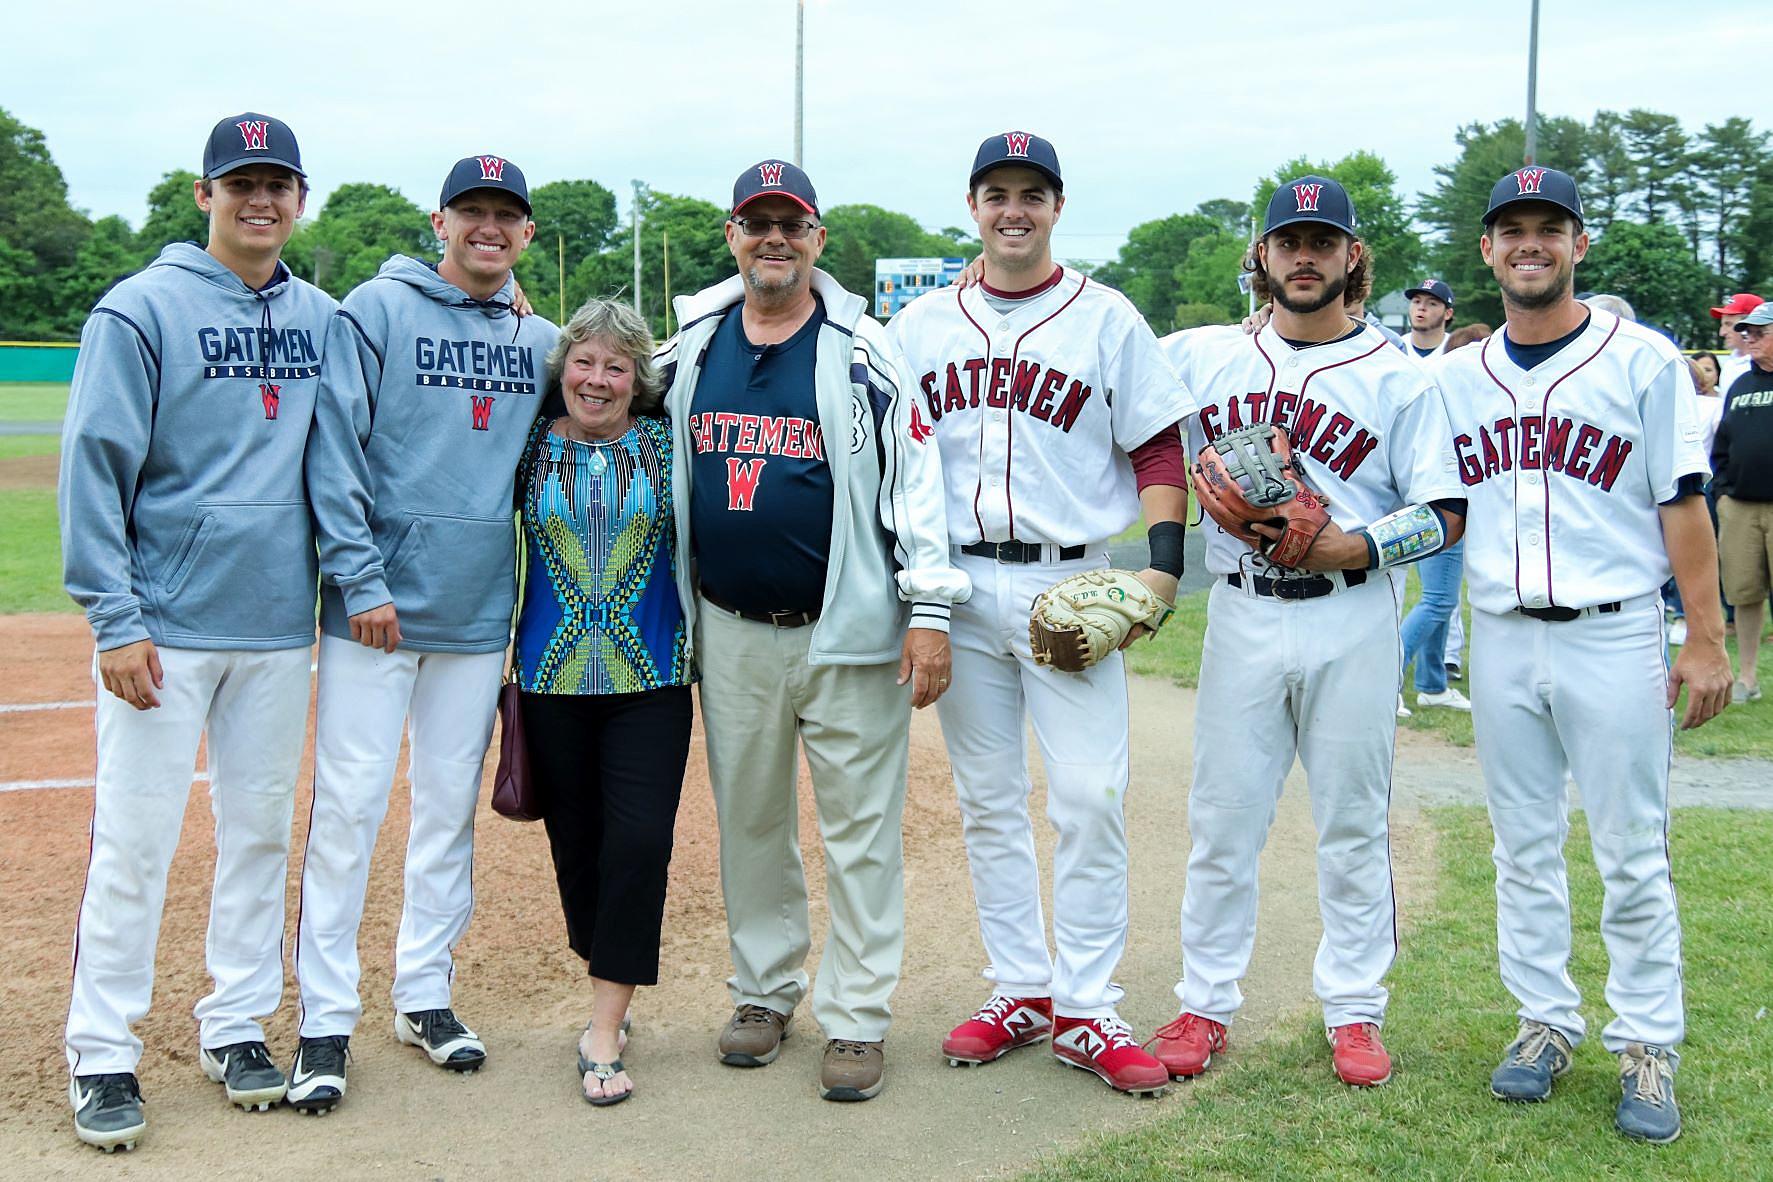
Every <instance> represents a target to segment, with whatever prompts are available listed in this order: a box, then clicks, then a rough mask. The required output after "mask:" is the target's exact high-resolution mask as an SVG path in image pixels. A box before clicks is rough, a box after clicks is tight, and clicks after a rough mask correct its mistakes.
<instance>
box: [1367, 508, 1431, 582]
mask: <svg viewBox="0 0 1773 1182" xmlns="http://www.w3.org/2000/svg"><path fill="white" fill-rule="evenodd" d="M1355 532H1356V533H1357V534H1359V535H1360V536H1361V537H1362V538H1363V539H1364V540H1365V541H1366V543H1367V569H1368V570H1390V569H1391V568H1393V567H1397V566H1405V565H1408V564H1409V563H1412V562H1420V561H1421V560H1422V559H1424V558H1429V557H1431V556H1433V555H1435V554H1439V553H1440V552H1441V551H1442V550H1445V549H1446V548H1447V545H1448V541H1447V538H1448V534H1447V523H1446V521H1445V519H1444V518H1442V517H1441V511H1440V510H1439V509H1438V508H1436V507H1435V506H1433V505H1406V506H1404V507H1403V508H1402V509H1399V510H1398V511H1397V512H1396V513H1390V514H1387V515H1386V516H1384V517H1381V518H1380V519H1379V520H1377V521H1375V522H1373V524H1371V525H1369V526H1367V527H1366V528H1365V529H1361V530H1356V531H1355Z"/></svg>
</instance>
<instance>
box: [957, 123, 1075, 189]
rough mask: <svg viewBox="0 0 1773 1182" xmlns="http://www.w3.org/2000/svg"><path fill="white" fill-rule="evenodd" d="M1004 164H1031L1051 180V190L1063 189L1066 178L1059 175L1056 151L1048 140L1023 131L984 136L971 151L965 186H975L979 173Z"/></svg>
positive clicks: (1027, 166) (1021, 165)
mask: <svg viewBox="0 0 1773 1182" xmlns="http://www.w3.org/2000/svg"><path fill="white" fill-rule="evenodd" d="M1006 164H1013V165H1015V166H1017V167H1018V168H1032V169H1033V170H1034V171H1035V172H1038V173H1040V175H1042V176H1044V177H1046V178H1047V179H1048V180H1049V181H1052V182H1053V191H1054V192H1057V193H1063V192H1064V191H1065V180H1064V178H1063V177H1061V176H1060V175H1059V153H1058V152H1056V151H1054V150H1053V145H1052V144H1051V143H1050V142H1049V141H1047V140H1043V139H1041V138H1040V137H1039V136H1038V135H1033V134H1031V133H1029V132H1026V131H1006V132H1004V133H1003V134H1001V135H994V136H987V137H986V139H985V142H984V143H982V144H980V145H979V150H978V151H977V152H975V153H973V173H972V175H971V176H970V177H968V178H967V188H968V189H969V190H971V189H974V188H977V187H978V184H979V178H980V177H982V176H984V175H985V174H986V173H988V172H990V171H991V170H992V169H994V168H1001V167H1003V166H1004V165H1006Z"/></svg>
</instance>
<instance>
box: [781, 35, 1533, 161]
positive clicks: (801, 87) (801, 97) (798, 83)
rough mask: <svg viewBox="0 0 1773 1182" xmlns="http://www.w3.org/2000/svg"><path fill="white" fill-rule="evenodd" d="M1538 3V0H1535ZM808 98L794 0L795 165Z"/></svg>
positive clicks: (802, 42)
mask: <svg viewBox="0 0 1773 1182" xmlns="http://www.w3.org/2000/svg"><path fill="white" fill-rule="evenodd" d="M1534 2H1535V4H1537V2H1538V0H1534ZM805 98H806V0H794V167H796V168H800V167H803V166H802V164H801V156H800V147H801V111H802V107H803V105H804V101H805Z"/></svg>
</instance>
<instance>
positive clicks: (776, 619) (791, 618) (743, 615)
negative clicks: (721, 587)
mask: <svg viewBox="0 0 1773 1182" xmlns="http://www.w3.org/2000/svg"><path fill="white" fill-rule="evenodd" d="M700 590H701V592H702V598H703V599H706V600H707V601H708V602H709V603H712V604H713V605H714V606H715V607H717V608H719V609H720V610H721V611H723V612H731V613H732V614H733V615H735V616H738V617H739V618H740V619H742V620H755V621H757V622H758V623H759V624H774V625H775V626H776V627H778V628H804V627H806V626H807V625H808V624H810V623H812V622H813V621H814V620H816V619H818V618H819V609H818V608H814V609H813V610H812V611H809V612H748V611H746V610H745V609H744V608H741V607H734V606H733V605H732V604H730V603H722V602H721V601H720V600H719V599H716V598H715V597H714V596H713V595H710V594H709V593H708V588H706V587H703V588H701V589H700Z"/></svg>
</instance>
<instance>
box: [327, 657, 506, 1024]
mask: <svg viewBox="0 0 1773 1182" xmlns="http://www.w3.org/2000/svg"><path fill="white" fill-rule="evenodd" d="M504 667H505V654H503V653H429V652H423V653H421V652H410V651H407V650H405V649H400V650H396V651H395V652H394V653H392V654H389V653H384V652H382V651H381V650H380V649H373V648H369V647H367V646H365V645H362V644H358V643H357V642H355V641H352V640H344V639H340V638H339V637H336V636H322V637H321V638H320V675H319V683H320V684H319V691H318V705H317V708H316V714H315V722H314V808H313V813H312V815H311V817H310V818H309V823H308V848H307V853H306V854H305V856H304V857H303V860H302V904H301V907H302V910H301V924H300V927H299V931H298V938H297V944H296V978H297V981H298V984H299V985H300V987H301V1001H302V1011H301V1012H302V1017H301V1034H302V1037H304V1038H319V1037H322V1036H325V1035H336V1034H350V1033H352V1031H353V1030H355V1029H356V1026H357V1020H358V1019H359V1018H361V1017H362V1016H363V1003H362V1000H361V999H360V998H359V996H358V993H357V982H358V979H359V975H360V974H359V967H358V960H357V929H358V926H359V925H360V924H361V923H362V922H363V899H364V893H365V891H366V890H367V888H368V884H369V864H370V858H371V856H372V855H373V854H374V853H375V845H376V834H377V831H378V830H380V829H381V826H382V818H383V816H384V815H385V814H386V813H387V811H388V793H389V791H390V789H391V788H392V785H393V779H394V770H395V765H396V763H397V762H398V761H399V757H400V736H401V730H402V726H403V724H404V725H405V726H406V728H407V733H408V737H409V739H410V742H411V764H410V768H409V771H408V776H409V780H410V783H411V790H412V825H411V829H410V831H409V833H408V836H407V843H406V896H405V907H404V909H403V910H402V912H401V916H400V935H399V938H398V941H397V943H396V946H395V951H394V1008H395V1009H396V1010H398V1011H399V1012H401V1013H412V1012H415V1011H418V1010H433V1009H442V1008H444V1007H446V1006H448V1005H449V1004H450V984H451V981H452V979H453V976H454V962H453V960H452V959H451V952H452V950H453V949H454V948H455V945H456V942H457V941H458V940H460V939H461V938H462V934H463V933H464V932H466V931H467V930H468V920H469V918H470V917H471V916H472V914H473V911H474V882H473V872H474V810H475V806H476V804H477V803H478V802H479V799H480V773H481V766H482V764H483V763H484V761H485V759H486V749H487V744H488V743H490V742H491V740H492V727H493V714H494V711H495V708H496V706H497V700H498V694H499V682H500V681H501V680H502V679H503V675H504Z"/></svg>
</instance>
